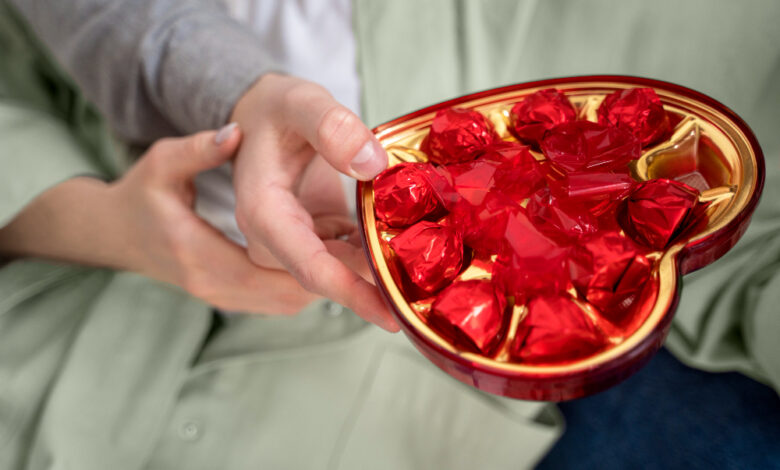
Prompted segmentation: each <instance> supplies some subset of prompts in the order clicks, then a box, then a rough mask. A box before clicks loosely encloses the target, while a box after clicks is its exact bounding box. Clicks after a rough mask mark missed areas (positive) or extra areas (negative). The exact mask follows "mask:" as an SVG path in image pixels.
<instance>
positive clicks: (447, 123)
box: [420, 108, 499, 165]
mask: <svg viewBox="0 0 780 470" xmlns="http://www.w3.org/2000/svg"><path fill="white" fill-rule="evenodd" d="M497 140H499V137H498V135H497V134H496V132H495V130H494V129H493V125H492V124H491V123H490V121H488V120H487V119H485V117H484V116H483V115H482V114H480V113H479V112H477V111H472V110H470V109H461V108H447V109H442V110H440V111H438V112H437V113H436V116H435V117H434V118H433V122H432V123H431V128H430V131H429V133H428V135H427V136H426V137H425V139H424V140H423V142H422V144H421V147H420V149H421V150H422V151H423V152H425V153H426V154H427V155H428V159H429V160H430V161H432V162H434V163H438V164H441V165H443V164H445V163H457V162H466V161H469V160H473V159H474V158H476V157H477V156H478V155H479V154H480V153H481V152H482V151H483V150H484V149H485V147H487V146H488V145H490V144H491V143H493V142H494V141H497Z"/></svg>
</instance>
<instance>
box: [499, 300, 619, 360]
mask: <svg viewBox="0 0 780 470" xmlns="http://www.w3.org/2000/svg"><path fill="white" fill-rule="evenodd" d="M527 308H528V313H527V315H526V316H525V318H524V319H523V320H522V321H521V322H520V324H519V325H518V328H517V334H516V335H515V339H514V341H513V342H512V344H511V347H510V354H511V355H512V357H513V358H515V359H517V360H519V361H521V362H527V363H552V362H561V361H573V360H576V359H582V358H584V357H587V356H590V355H592V354H594V353H596V352H598V351H599V350H600V349H603V348H604V346H605V345H606V340H605V338H604V335H603V334H602V333H601V332H600V331H599V330H598V329H596V327H595V326H594V325H593V324H592V323H591V322H590V320H589V319H588V318H587V317H586V316H585V313H584V312H583V311H582V310H581V309H580V307H579V306H578V305H577V304H575V303H574V302H573V301H572V300H571V299H570V298H568V297H565V296H544V297H535V298H533V299H531V301H530V302H529V303H528V305H527Z"/></svg>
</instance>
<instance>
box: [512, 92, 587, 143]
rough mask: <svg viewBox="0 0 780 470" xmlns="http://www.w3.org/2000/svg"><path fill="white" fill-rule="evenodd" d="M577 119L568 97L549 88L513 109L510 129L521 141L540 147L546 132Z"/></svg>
mask: <svg viewBox="0 0 780 470" xmlns="http://www.w3.org/2000/svg"><path fill="white" fill-rule="evenodd" d="M576 119H577V111H576V110H575V109H574V106H572V104H571V102H570V101H569V99H568V98H566V95H564V94H563V93H561V92H560V91H558V90H556V89H554V88H548V89H546V90H540V91H537V92H536V93H532V94H530V95H528V96H526V97H525V98H523V100H522V101H520V102H518V103H517V104H515V105H514V106H513V107H512V109H511V111H509V122H510V127H509V128H510V130H511V131H512V134H514V136H515V137H517V138H518V139H520V140H521V141H523V142H526V143H528V144H533V145H539V142H541V140H542V137H544V133H545V132H547V131H548V130H550V129H552V128H553V127H555V126H557V125H558V124H563V123H565V122H571V121H574V120H576Z"/></svg>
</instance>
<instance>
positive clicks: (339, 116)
mask: <svg viewBox="0 0 780 470" xmlns="http://www.w3.org/2000/svg"><path fill="white" fill-rule="evenodd" d="M362 127H363V123H362V122H361V121H360V119H359V118H358V117H357V116H356V115H355V113H353V112H352V111H350V110H348V109H347V108H344V107H342V106H333V107H332V108H330V109H329V110H328V111H326V112H325V114H324V115H323V116H322V119H321V121H320V123H319V126H318V127H317V140H318V141H319V142H320V145H321V146H323V147H325V148H326V149H329V148H333V147H336V146H338V145H342V144H343V143H344V142H349V140H350V139H351V138H352V137H353V136H354V135H355V134H356V133H358V134H360V130H361V129H362ZM361 141H362V138H361Z"/></svg>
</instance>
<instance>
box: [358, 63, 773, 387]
mask: <svg viewBox="0 0 780 470" xmlns="http://www.w3.org/2000/svg"><path fill="white" fill-rule="evenodd" d="M550 88H554V89H557V90H558V91H559V92H560V93H562V94H564V95H565V96H566V98H568V100H569V101H570V102H571V104H572V105H573V107H574V109H575V112H576V114H577V117H578V119H579V120H587V121H593V122H597V121H598V119H599V114H600V113H599V107H600V106H601V104H602V102H603V101H604V100H605V97H607V96H609V95H613V94H614V93H615V92H617V91H620V90H626V89H630V88H651V89H652V90H654V91H655V93H656V94H657V96H658V97H659V98H660V100H661V103H662V104H663V109H665V110H666V113H667V115H668V116H669V126H668V131H667V132H666V134H665V136H664V137H663V138H662V139H661V140H660V141H658V142H651V145H650V144H647V140H649V139H655V138H656V137H657V136H653V135H650V136H649V137H648V132H645V130H644V129H643V130H640V131H641V132H644V134H641V135H642V138H643V139H645V140H643V144H645V145H646V146H645V148H644V149H643V150H642V152H641V157H640V158H639V159H637V160H634V161H633V162H632V163H631V164H630V167H629V169H630V175H631V177H633V178H634V180H636V181H637V182H642V181H647V180H651V179H658V178H661V179H669V180H677V181H679V182H683V183H687V184H688V185H690V186H694V187H696V188H697V189H699V190H700V195H699V203H701V204H702V205H703V206H705V207H706V213H704V214H703V217H700V219H699V222H698V223H696V224H692V225H691V226H690V227H689V228H688V229H687V230H686V231H685V232H684V233H683V234H681V235H679V236H676V238H675V239H674V240H673V242H672V243H671V244H670V245H667V246H665V247H664V248H663V249H657V248H655V249H654V251H652V252H651V253H649V254H648V255H647V259H648V260H649V263H651V264H652V274H651V275H650V276H649V278H647V277H645V278H644V279H646V280H647V279H649V280H647V282H646V284H647V286H646V287H645V288H643V290H642V292H643V293H642V295H641V297H640V298H638V299H637V300H636V302H637V304H636V305H635V306H634V307H632V312H633V313H632V315H633V316H632V318H633V320H632V321H628V322H625V323H623V324H620V325H615V324H613V323H611V322H610V321H607V320H604V319H603V318H601V317H599V316H598V311H597V310H596V309H595V307H593V305H592V304H593V302H591V303H588V302H583V301H582V299H577V294H576V292H575V293H573V294H572V296H573V298H574V299H575V300H576V301H577V302H578V303H577V305H578V308H581V310H582V313H583V314H584V315H585V316H587V317H589V318H590V320H592V321H594V322H595V324H596V327H597V328H598V330H599V331H600V332H601V333H600V334H603V335H604V337H606V338H608V342H607V343H606V344H607V346H606V347H603V348H601V349H599V350H598V351H597V352H595V353H592V354H589V355H585V356H583V357H578V358H575V359H572V360H566V359H562V360H558V361H555V360H548V361H546V362H544V361H542V362H541V363H539V362H533V361H525V360H523V357H524V356H522V355H517V354H513V352H512V351H511V350H510V348H511V343H512V340H513V335H516V334H517V331H518V329H523V328H525V329H524V331H528V327H527V325H526V326H524V323H523V322H524V321H530V320H527V318H526V317H527V312H528V308H529V307H528V306H527V305H519V304H518V305H514V306H512V305H509V306H508V307H506V309H507V313H506V315H507V318H508V320H507V324H508V326H507V328H506V329H505V330H504V331H503V332H502V333H501V335H502V336H501V339H500V341H498V343H497V344H498V346H497V347H496V348H495V349H493V350H491V351H490V352H489V353H483V352H480V351H479V350H475V349H474V348H473V347H464V345H463V344H462V343H459V342H458V341H454V340H453V337H452V336H451V335H448V334H446V332H443V330H442V329H441V328H436V327H435V325H434V324H433V323H432V322H430V321H429V314H430V310H431V303H432V300H431V299H430V298H428V299H425V298H424V297H425V296H424V295H422V296H421V295H420V294H419V292H412V291H413V290H414V287H413V286H412V287H410V285H409V282H408V280H405V279H404V275H405V274H404V273H403V272H402V268H401V267H400V263H399V261H398V256H397V254H396V253H395V252H394V250H393V248H392V247H391V244H390V240H391V239H392V238H393V237H394V236H396V235H397V234H398V233H399V230H398V229H393V228H391V227H388V226H387V225H383V224H380V223H379V222H378V220H377V217H376V214H375V207H374V202H375V201H374V192H373V184H372V182H364V183H360V184H359V185H358V189H357V207H358V217H359V219H360V223H361V227H362V238H363V243H364V247H365V250H366V254H367V255H368V259H369V261H370V265H371V268H372V270H373V274H374V277H375V279H376V284H377V286H378V288H379V289H380V291H381V292H382V294H383V295H384V298H385V300H386V301H387V304H388V305H389V306H390V309H391V311H392V312H393V314H394V315H395V318H396V320H397V322H398V324H399V325H400V326H401V329H402V330H403V331H404V333H405V334H406V335H407V336H408V337H409V338H410V339H411V341H412V342H413V343H414V345H415V346H416V347H417V348H418V349H419V350H420V351H421V352H422V353H423V354H424V355H425V356H426V357H427V358H428V359H430V360H431V361H432V362H433V363H434V364H436V365H437V366H438V367H440V368H441V369H442V370H444V371H445V372H446V373H448V374H450V375H451V376H453V377H455V378H457V379H458V380H460V381H462V382H465V383H467V384H469V385H472V386H474V387H477V388H479V389H481V390H484V391H487V392H490V393H494V394H497V395H503V396H507V397H513V398H520V399H531V400H554V401H561V400H569V399H573V398H577V397H581V396H584V395H589V394H592V393H595V392H598V391H600V390H603V389H604V388H606V387H609V386H611V385H614V384H615V383H617V382H619V381H621V380H623V379H625V378H626V377H628V376H629V375H630V374H632V373H633V372H635V371H636V370H637V369H639V368H640V367H641V366H642V365H643V364H645V363H646V362H647V361H648V360H649V359H650V357H651V356H652V355H653V354H654V353H655V352H656V351H657V350H658V349H659V348H660V347H661V345H662V344H663V341H664V338H665V337H666V334H667V332H668V329H669V325H670V323H671V320H672V317H673V315H674V311H675V308H676V306H677V302H678V299H679V296H680V282H679V278H680V276H682V275H684V274H687V273H689V272H691V271H694V270H696V269H699V268H701V267H703V266H705V265H708V264H710V263H712V262H713V261H715V260H716V259H718V258H719V257H720V256H722V255H723V254H724V253H726V252H727V251H728V250H729V249H730V248H731V247H732V246H734V244H735V243H736V242H737V240H738V239H739V238H740V236H741V235H742V234H743V233H744V231H745V229H746V228H747V225H748V223H749V221H750V217H751V215H752V213H753V211H754V209H755V207H756V204H757V203H758V200H759V196H760V194H761V190H762V187H763V182H764V161H763V156H762V153H761V149H760V147H759V145H758V142H757V141H756V138H755V137H754V135H753V133H752V132H751V130H750V128H749V127H748V126H747V125H746V124H745V123H744V122H743V121H742V119H740V118H739V116H737V115H736V114H735V113H734V112H733V111H731V110H729V109H728V108H727V107H725V106H724V105H722V104H721V103H719V102H717V101H716V100H714V99H712V98H710V97H708V96H705V95H703V94H701V93H698V92H696V91H693V90H690V89H687V88H684V87H682V86H679V85H674V84H671V83H666V82H662V81H657V80H651V79H646V78H637V77H626V76H584V77H570V78H558V79H551V80H543V81H538V82H531V83H523V84H518V85H512V86H507V87H503V88H497V89H493V90H488V91H483V92H480V93H476V94H472V95H468V96H463V97H460V98H456V99H454V100H451V101H447V102H444V103H439V104H436V105H433V106H430V107H428V108H425V109H422V110H419V111H416V112H413V113H411V114H408V115H406V116H403V117H400V118H398V119H395V120H393V121H390V122H388V123H386V124H383V125H380V126H378V127H377V128H376V129H374V133H375V135H376V137H377V139H379V142H380V143H381V144H382V145H383V147H384V148H385V149H386V150H387V153H388V156H389V159H390V162H389V163H390V165H391V166H392V165H395V164H398V163H401V162H426V161H428V160H429V159H428V155H426V153H425V152H423V151H422V150H420V148H421V145H422V144H423V141H424V139H425V138H426V136H427V135H428V133H429V131H430V126H431V122H432V121H433V118H434V116H435V114H436V112H437V111H439V110H443V109H447V108H452V107H456V108H465V109H469V110H474V111H477V112H479V113H481V114H482V115H483V116H484V117H485V118H486V119H487V120H488V121H489V122H490V123H492V126H493V127H494V129H495V132H496V134H497V136H498V137H499V138H501V139H503V140H506V141H510V142H511V141H515V140H516V138H515V136H517V135H520V134H518V132H517V131H515V132H514V133H513V132H512V131H511V129H510V128H511V126H512V125H513V121H512V119H511V118H510V113H511V112H512V108H513V106H514V105H516V104H517V103H518V102H521V101H522V100H523V99H524V98H525V97H527V96H529V95H531V94H533V93H535V92H539V91H541V90H545V89H550ZM566 112H567V113H569V114H570V111H566ZM602 113H603V108H602ZM529 129H530V130H529ZM526 130H528V132H529V135H532V136H535V137H534V138H537V139H538V138H540V137H539V136H541V135H542V133H541V132H543V131H544V129H541V130H540V129H539V128H538V127H534V128H527V129H526ZM652 130H653V129H651V131H652ZM640 131H637V132H640ZM637 135H639V134H637ZM533 153H534V156H535V157H536V158H537V159H539V160H540V161H541V160H543V158H544V157H543V156H542V154H541V153H540V152H539V151H538V147H535V150H534V151H533ZM564 157H565V155H564ZM575 163H576V162H575ZM646 192H647V194H648V195H649V196H650V198H651V199H652V195H653V194H654V193H653V189H652V188H647V191H646ZM640 222H641V221H640ZM482 261H484V260H482ZM482 261H480V259H479V257H477V256H468V255H467V256H466V258H465V262H464V266H463V269H462V271H461V273H460V275H459V278H458V279H459V280H464V281H466V280H475V279H477V280H480V279H481V280H489V281H490V282H492V276H491V274H490V271H489V270H487V269H486V268H485V266H484V264H483V263H482ZM645 269H646V268H645ZM645 273H646V271H645ZM530 276H533V273H530ZM470 285H475V284H473V283H472V284H466V286H470ZM476 285H478V284H476ZM436 288H437V289H438V288H439V286H437V287H436ZM475 295H476V294H475ZM479 295H482V296H483V297H484V295H486V294H485V293H484V292H482V293H480V294H479ZM487 295H488V296H489V293H488V294H487ZM457 299H458V295H457V294H452V295H449V296H448V298H447V299H445V300H443V301H442V302H447V303H449V304H452V303H457ZM502 300H503V299H502ZM531 302H533V299H532V300H531ZM526 303H529V302H526ZM529 304H530V303H529ZM495 306H498V307H495ZM491 308H505V304H504V303H503V301H502V302H494V303H492V304H491ZM536 308H537V309H538V311H539V312H540V313H539V315H547V316H548V317H550V316H551V317H552V318H553V321H552V322H549V323H548V326H547V327H548V330H545V331H544V334H546V335H548V339H549V335H552V338H553V342H548V343H546V344H547V345H548V346H547V347H548V349H549V345H550V344H552V345H555V344H560V347H561V348H564V350H565V348H567V347H569V346H571V345H570V344H567V343H566V341H562V342H559V343H555V341H554V340H555V339H556V338H555V332H554V331H552V332H550V331H549V325H555V324H563V325H565V324H566V321H569V320H565V319H564V320H561V319H563V318H564V317H565V316H566V315H568V314H569V313H570V312H565V311H563V307H561V306H560V305H558V304H556V303H555V302H547V303H546V304H545V305H541V306H540V305H537V306H536ZM567 308H568V307H567ZM556 309H559V310H560V311H559V310H556ZM594 312H595V313H594ZM594 318H596V319H597V320H598V321H597V320H594ZM590 320H589V321H590ZM556 322H557V323H556ZM492 333H493V332H491V334H492ZM540 334H541V333H540ZM487 339H490V338H487ZM479 340H480V341H483V340H485V337H484V336H483V337H480V339H479ZM574 340H577V341H581V340H582V339H581V338H574V339H573V340H572V341H574ZM480 344H482V343H481V342H480ZM552 352H553V353H554V352H555V351H552ZM548 353H549V351H548ZM548 357H554V356H548Z"/></svg>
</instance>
